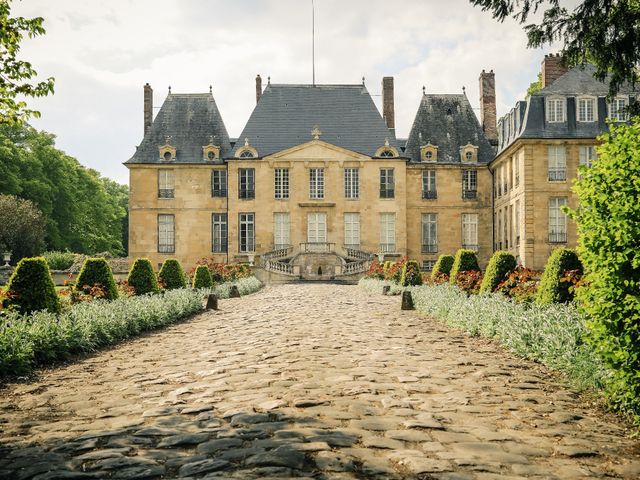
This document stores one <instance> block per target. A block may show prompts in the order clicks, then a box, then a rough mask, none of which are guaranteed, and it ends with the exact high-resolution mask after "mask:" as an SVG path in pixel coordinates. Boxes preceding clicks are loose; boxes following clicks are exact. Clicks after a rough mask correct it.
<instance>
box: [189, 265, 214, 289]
mask: <svg viewBox="0 0 640 480" xmlns="http://www.w3.org/2000/svg"><path fill="white" fill-rule="evenodd" d="M212 286H213V280H212V278H211V272H210V271H209V268H208V267H207V266H206V265H198V267H197V268H196V273H195V274H194V275H193V288H211V287H212Z"/></svg>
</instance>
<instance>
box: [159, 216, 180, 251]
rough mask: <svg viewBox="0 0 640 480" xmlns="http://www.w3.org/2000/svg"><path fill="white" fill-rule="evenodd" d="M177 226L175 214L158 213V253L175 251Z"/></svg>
mask: <svg viewBox="0 0 640 480" xmlns="http://www.w3.org/2000/svg"><path fill="white" fill-rule="evenodd" d="M175 251H176V228H175V216H174V215H167V214H160V215H158V253H175Z"/></svg>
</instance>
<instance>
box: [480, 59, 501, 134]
mask: <svg viewBox="0 0 640 480" xmlns="http://www.w3.org/2000/svg"><path fill="white" fill-rule="evenodd" d="M480 123H481V124H482V130H483V131H484V134H485V136H486V137H487V140H489V143H491V145H497V144H498V129H497V127H496V77H495V74H494V73H493V70H491V71H490V72H489V73H487V72H485V71H484V70H482V73H481V74H480Z"/></svg>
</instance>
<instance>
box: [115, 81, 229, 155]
mask: <svg viewBox="0 0 640 480" xmlns="http://www.w3.org/2000/svg"><path fill="white" fill-rule="evenodd" d="M167 137H168V140H169V141H168V143H169V144H170V145H171V146H173V147H175V148H176V150H177V151H176V159H175V160H174V161H172V162H171V163H172V164H174V163H211V162H210V161H205V160H204V159H203V155H202V147H203V146H205V145H208V144H209V143H213V144H214V145H218V146H220V157H221V158H224V157H225V156H228V155H229V154H230V152H231V144H230V143H229V134H228V133H227V128H226V127H225V125H224V121H223V120H222V116H221V115H220V111H219V110H218V106H217V105H216V101H215V100H214V98H213V95H212V94H211V93H188V94H187V93H170V94H169V95H168V96H167V98H166V99H165V101H164V103H163V104H162V107H161V108H160V111H159V112H158V115H157V116H156V118H155V119H154V120H153V124H152V125H151V128H149V130H148V131H147V134H146V135H145V136H144V138H143V139H142V143H140V146H139V147H137V150H136V152H135V153H134V154H133V156H132V157H131V158H130V159H129V160H127V161H126V162H125V163H161V161H160V154H159V150H158V148H159V147H161V146H162V145H165V144H166V143H167Z"/></svg>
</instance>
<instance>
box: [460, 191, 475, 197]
mask: <svg viewBox="0 0 640 480" xmlns="http://www.w3.org/2000/svg"><path fill="white" fill-rule="evenodd" d="M477 197H478V191H477V190H463V191H462V198H464V199H474V198H477Z"/></svg>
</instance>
